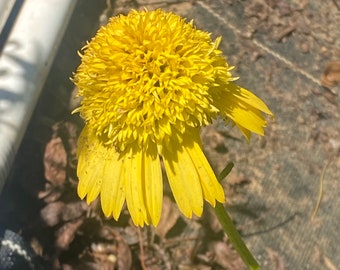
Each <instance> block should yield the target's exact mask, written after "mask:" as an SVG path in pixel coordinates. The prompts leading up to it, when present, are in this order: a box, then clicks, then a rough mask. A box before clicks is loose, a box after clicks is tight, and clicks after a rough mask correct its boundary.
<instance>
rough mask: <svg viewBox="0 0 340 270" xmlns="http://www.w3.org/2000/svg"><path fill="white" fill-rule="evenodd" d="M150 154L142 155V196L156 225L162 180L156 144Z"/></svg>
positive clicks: (159, 215)
mask: <svg viewBox="0 0 340 270" xmlns="http://www.w3.org/2000/svg"><path fill="white" fill-rule="evenodd" d="M152 146H153V149H151V151H152V153H151V154H144V155H143V159H142V160H143V162H142V167H143V168H144V169H143V177H144V197H145V199H146V208H147V211H148V213H149V216H150V218H151V223H152V224H153V225H154V226H157V224H158V222H159V220H160V218H161V213H162V201H163V180H162V169H161V164H160V160H159V155H158V153H157V148H156V145H152Z"/></svg>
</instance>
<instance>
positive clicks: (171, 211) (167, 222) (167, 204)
mask: <svg viewBox="0 0 340 270" xmlns="http://www.w3.org/2000/svg"><path fill="white" fill-rule="evenodd" d="M179 216H180V213H179V210H178V208H177V206H176V205H175V204H174V203H173V202H172V200H171V199H170V198H169V197H167V196H164V198H163V209H162V216H161V220H160V221H159V224H158V226H157V227H156V229H155V232H156V234H157V235H159V236H160V237H162V238H164V237H165V236H166V234H167V233H168V232H169V231H170V230H171V228H172V227H173V226H174V225H175V224H176V222H177V219H178V218H179Z"/></svg>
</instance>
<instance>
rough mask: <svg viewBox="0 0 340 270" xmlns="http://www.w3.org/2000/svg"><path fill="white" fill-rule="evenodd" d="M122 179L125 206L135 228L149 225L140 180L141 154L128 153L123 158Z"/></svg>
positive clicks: (142, 183) (142, 181)
mask: <svg viewBox="0 0 340 270" xmlns="http://www.w3.org/2000/svg"><path fill="white" fill-rule="evenodd" d="M123 164H124V165H123V168H124V171H123V173H124V179H125V187H126V204H127V207H128V209H129V212H130V214H131V218H132V221H133V223H134V224H135V225H136V226H144V223H146V224H147V225H148V224H149V223H150V220H149V219H148V215H147V211H146V207H145V198H144V187H143V186H144V185H145V183H144V179H143V178H142V153H141V152H140V151H137V152H135V153H133V152H132V150H131V151H130V153H127V154H126V155H125V156H124V161H123Z"/></svg>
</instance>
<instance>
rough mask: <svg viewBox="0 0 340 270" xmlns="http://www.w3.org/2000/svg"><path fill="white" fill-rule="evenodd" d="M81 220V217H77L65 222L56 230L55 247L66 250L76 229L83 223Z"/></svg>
mask: <svg viewBox="0 0 340 270" xmlns="http://www.w3.org/2000/svg"><path fill="white" fill-rule="evenodd" d="M83 221H84V220H83V219H78V220H76V221H74V222H69V223H66V224H65V225H64V226H62V227H61V228H60V229H59V230H58V231H57V233H56V236H57V240H56V246H57V248H59V249H62V250H66V249H67V248H68V247H69V245H70V244H71V243H72V241H73V239H74V237H75V233H76V231H77V230H78V228H79V227H80V226H81V225H82V224H83Z"/></svg>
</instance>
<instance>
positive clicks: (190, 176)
mask: <svg viewBox="0 0 340 270" xmlns="http://www.w3.org/2000/svg"><path fill="white" fill-rule="evenodd" d="M169 148H171V151H169V149H166V148H164V149H163V150H162V156H163V161H164V166H165V170H166V174H167V176H168V180H169V184H170V187H171V190H172V193H173V195H174V198H175V200H176V203H177V205H178V207H179V209H180V210H181V211H182V213H183V214H184V215H185V216H186V217H188V218H191V217H192V213H194V214H195V215H197V216H201V215H202V211H203V194H202V187H201V183H200V177H199V175H198V174H197V171H196V168H195V164H194V163H193V161H192V159H191V157H190V155H189V154H188V152H187V151H186V150H185V146H184V147H179V146H178V145H177V144H176V143H175V142H174V141H173V143H172V144H169Z"/></svg>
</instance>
